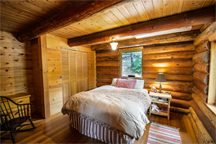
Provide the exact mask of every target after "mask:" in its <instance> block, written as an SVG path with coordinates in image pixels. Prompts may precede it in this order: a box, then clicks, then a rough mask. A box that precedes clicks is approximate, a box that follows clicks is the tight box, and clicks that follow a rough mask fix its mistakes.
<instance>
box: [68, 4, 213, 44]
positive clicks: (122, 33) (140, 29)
mask: <svg viewBox="0 0 216 144" xmlns="http://www.w3.org/2000/svg"><path fill="white" fill-rule="evenodd" d="M214 12H215V7H211V8H208V9H201V10H196V11H190V12H187V13H182V14H177V15H173V16H168V17H164V18H159V19H154V20H151V21H145V22H139V23H136V24H132V25H127V26H122V27H118V28H114V29H110V30H105V31H102V32H98V33H94V34H89V35H85V36H80V37H76V38H71V39H69V40H68V45H69V46H78V45H84V44H95V43H103V42H109V41H111V39H112V38H113V37H115V38H118V39H120V38H125V37H127V36H131V35H136V34H142V33H152V32H157V31H163V30H169V29H174V28H180V27H187V26H192V25H199V24H203V22H205V23H211V22H214V21H215V15H214ZM212 13H213V14H212Z"/></svg>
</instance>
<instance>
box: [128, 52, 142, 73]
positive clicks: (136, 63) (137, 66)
mask: <svg viewBox="0 0 216 144" xmlns="http://www.w3.org/2000/svg"><path fill="white" fill-rule="evenodd" d="M133 57H134V58H135V60H134V59H133ZM131 58H132V61H131V67H128V68H129V69H131V70H132V71H134V72H135V73H139V74H141V73H142V57H141V55H140V53H137V52H132V56H131Z"/></svg>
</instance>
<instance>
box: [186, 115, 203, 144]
mask: <svg viewBox="0 0 216 144" xmlns="http://www.w3.org/2000/svg"><path fill="white" fill-rule="evenodd" d="M188 118H189V120H190V123H191V125H192V127H193V131H194V133H195V135H196V138H197V140H198V142H199V143H200V144H203V143H205V138H204V136H203V135H202V133H201V132H200V130H199V129H198V127H197V125H196V124H195V121H194V119H193V118H192V116H191V114H190V113H189V114H188Z"/></svg>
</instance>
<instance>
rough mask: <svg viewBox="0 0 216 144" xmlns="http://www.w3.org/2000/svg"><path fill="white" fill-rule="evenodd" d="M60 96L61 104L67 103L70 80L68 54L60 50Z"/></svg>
mask: <svg viewBox="0 0 216 144" xmlns="http://www.w3.org/2000/svg"><path fill="white" fill-rule="evenodd" d="M61 53H62V54H61V56H62V95H63V103H65V102H66V101H67V99H68V98H69V96H70V91H69V88H70V78H69V52H68V51H65V50H62V51H61Z"/></svg>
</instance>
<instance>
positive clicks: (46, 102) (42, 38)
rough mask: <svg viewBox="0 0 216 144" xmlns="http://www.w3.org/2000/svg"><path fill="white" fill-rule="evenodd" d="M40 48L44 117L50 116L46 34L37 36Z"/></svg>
mask: <svg viewBox="0 0 216 144" xmlns="http://www.w3.org/2000/svg"><path fill="white" fill-rule="evenodd" d="M39 44H40V49H41V59H40V60H41V62H40V63H41V64H42V77H43V92H44V111H45V118H48V117H50V101H49V83H48V66H47V44H46V35H42V36H40V38H39Z"/></svg>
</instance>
